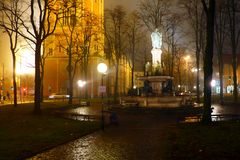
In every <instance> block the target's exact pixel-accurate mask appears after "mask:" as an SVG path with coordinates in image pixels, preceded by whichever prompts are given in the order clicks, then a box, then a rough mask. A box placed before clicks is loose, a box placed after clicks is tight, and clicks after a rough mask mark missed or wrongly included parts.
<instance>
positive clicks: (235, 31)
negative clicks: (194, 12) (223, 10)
mask: <svg viewBox="0 0 240 160" xmlns="http://www.w3.org/2000/svg"><path fill="white" fill-rule="evenodd" d="M226 6H227V14H228V20H229V31H230V42H231V49H232V69H233V87H234V89H233V97H234V102H235V103H237V101H238V84H237V65H238V62H237V47H238V43H239V37H240V27H239V18H238V17H239V15H237V12H239V1H237V0H228V1H227V5H226Z"/></svg>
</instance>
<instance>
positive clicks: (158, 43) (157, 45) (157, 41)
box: [151, 29, 162, 49]
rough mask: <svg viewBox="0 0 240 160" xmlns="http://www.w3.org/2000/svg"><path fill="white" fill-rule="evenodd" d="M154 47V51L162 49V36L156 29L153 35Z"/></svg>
mask: <svg viewBox="0 0 240 160" xmlns="http://www.w3.org/2000/svg"><path fill="white" fill-rule="evenodd" d="M151 39H152V47H153V49H161V47H162V34H161V33H159V32H158V29H155V31H154V32H152V34H151Z"/></svg>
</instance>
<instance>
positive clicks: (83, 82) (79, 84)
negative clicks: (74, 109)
mask: <svg viewBox="0 0 240 160" xmlns="http://www.w3.org/2000/svg"><path fill="white" fill-rule="evenodd" d="M77 83H78V87H79V105H81V100H80V97H81V88H83V87H84V86H85V84H86V81H83V80H78V81H77Z"/></svg>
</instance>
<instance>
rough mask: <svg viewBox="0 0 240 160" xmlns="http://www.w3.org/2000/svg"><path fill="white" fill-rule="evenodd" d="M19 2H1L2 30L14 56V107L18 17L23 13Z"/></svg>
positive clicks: (15, 100)
mask: <svg viewBox="0 0 240 160" xmlns="http://www.w3.org/2000/svg"><path fill="white" fill-rule="evenodd" d="M20 6H21V5H20V2H19V0H13V1H1V2H0V16H1V19H0V28H1V29H3V31H4V32H6V33H7V35H8V38H9V42H10V50H11V54H12V61H13V73H12V79H13V93H14V100H13V102H14V106H15V107H16V106H17V83H16V54H17V52H18V51H19V48H18V41H19V37H20V36H19V34H18V31H19V27H20V20H19V18H18V17H17V16H14V15H21V14H22V13H23V12H24V11H23V12H22V11H21V10H19V8H20Z"/></svg>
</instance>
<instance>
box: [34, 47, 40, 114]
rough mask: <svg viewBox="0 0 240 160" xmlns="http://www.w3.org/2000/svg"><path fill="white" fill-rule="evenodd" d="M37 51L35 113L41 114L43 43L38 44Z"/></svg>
mask: <svg viewBox="0 0 240 160" xmlns="http://www.w3.org/2000/svg"><path fill="white" fill-rule="evenodd" d="M36 43H37V44H36V51H35V91H34V92H35V96H34V113H35V114H41V76H40V61H41V42H36Z"/></svg>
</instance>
